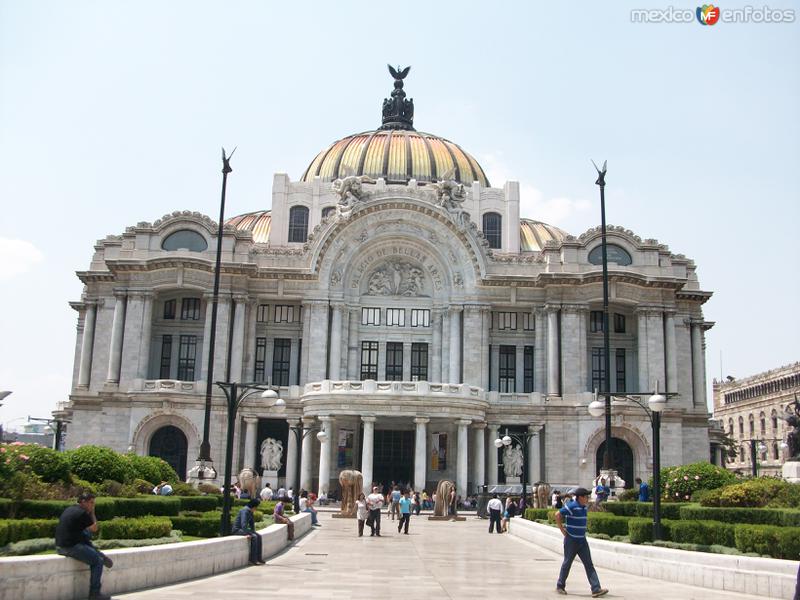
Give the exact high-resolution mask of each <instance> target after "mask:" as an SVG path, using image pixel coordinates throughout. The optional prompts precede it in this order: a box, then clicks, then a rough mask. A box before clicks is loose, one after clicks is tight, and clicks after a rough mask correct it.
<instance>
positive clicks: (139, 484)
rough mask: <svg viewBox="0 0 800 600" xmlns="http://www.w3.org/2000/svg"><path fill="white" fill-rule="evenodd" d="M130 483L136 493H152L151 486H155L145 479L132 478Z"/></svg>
mask: <svg viewBox="0 0 800 600" xmlns="http://www.w3.org/2000/svg"><path fill="white" fill-rule="evenodd" d="M131 485H132V486H133V488H134V489H135V490H136V492H137V493H139V494H143V495H146V494H152V493H153V488H154V487H155V485H154V484H152V483H150V482H149V481H147V480H146V479H134V480H133V483H132V484H131Z"/></svg>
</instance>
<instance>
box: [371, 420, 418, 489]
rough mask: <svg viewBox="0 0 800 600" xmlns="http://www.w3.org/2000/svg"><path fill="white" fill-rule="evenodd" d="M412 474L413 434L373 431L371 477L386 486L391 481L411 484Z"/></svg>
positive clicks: (388, 430) (382, 430) (394, 431)
mask: <svg viewBox="0 0 800 600" xmlns="http://www.w3.org/2000/svg"><path fill="white" fill-rule="evenodd" d="M413 472H414V432H413V431H396V430H392V429H376V430H375V447H374V453H373V463H372V477H373V479H374V480H375V481H376V482H377V483H382V484H383V485H385V486H388V485H389V484H390V483H391V482H392V481H395V482H398V483H399V482H403V483H405V484H409V483H411V475H412V473H413Z"/></svg>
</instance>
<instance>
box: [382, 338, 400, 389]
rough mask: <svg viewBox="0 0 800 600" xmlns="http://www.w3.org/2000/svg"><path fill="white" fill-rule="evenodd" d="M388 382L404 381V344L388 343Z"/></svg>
mask: <svg viewBox="0 0 800 600" xmlns="http://www.w3.org/2000/svg"><path fill="white" fill-rule="evenodd" d="M386 381H403V343H402V342H386Z"/></svg>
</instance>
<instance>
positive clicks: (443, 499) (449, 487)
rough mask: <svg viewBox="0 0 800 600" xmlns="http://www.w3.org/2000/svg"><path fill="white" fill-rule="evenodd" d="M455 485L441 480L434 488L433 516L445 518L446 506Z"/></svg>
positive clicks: (446, 513)
mask: <svg viewBox="0 0 800 600" xmlns="http://www.w3.org/2000/svg"><path fill="white" fill-rule="evenodd" d="M455 489H456V485H455V484H454V483H453V482H452V481H449V480H447V479H442V480H441V481H440V482H439V485H437V486H436V504H434V506H433V516H435V517H446V516H447V515H448V510H447V505H448V502H449V501H450V495H451V493H452V492H453V490H455Z"/></svg>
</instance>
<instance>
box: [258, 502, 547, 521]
mask: <svg viewBox="0 0 800 600" xmlns="http://www.w3.org/2000/svg"><path fill="white" fill-rule="evenodd" d="M264 504H266V502H264V503H262V506H263V505H264ZM259 508H261V506H259ZM272 508H273V509H274V508H275V507H274V505H273V507H272ZM264 512H265V513H267V514H269V515H271V514H272V511H271V510H270V511H269V512H267V511H266V510H265V511H264ZM549 512H550V509H548V508H526V509H525V518H526V519H527V520H528V521H544V520H547V514H548V513H549Z"/></svg>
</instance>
